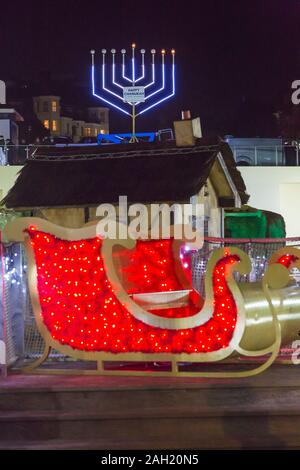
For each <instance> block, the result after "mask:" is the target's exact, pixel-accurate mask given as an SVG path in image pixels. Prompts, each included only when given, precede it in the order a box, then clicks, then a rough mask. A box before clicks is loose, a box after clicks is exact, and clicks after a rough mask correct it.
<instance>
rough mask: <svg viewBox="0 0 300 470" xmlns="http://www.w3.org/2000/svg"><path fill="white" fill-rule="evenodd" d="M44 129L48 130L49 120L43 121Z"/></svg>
mask: <svg viewBox="0 0 300 470" xmlns="http://www.w3.org/2000/svg"><path fill="white" fill-rule="evenodd" d="M44 127H46V129H49V127H50V126H49V119H44Z"/></svg>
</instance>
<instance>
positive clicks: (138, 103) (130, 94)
mask: <svg viewBox="0 0 300 470" xmlns="http://www.w3.org/2000/svg"><path fill="white" fill-rule="evenodd" d="M110 52H111V74H110V77H109V81H110V84H108V80H107V75H108V73H107V67H106V65H107V62H106V57H107V50H106V49H102V50H101V53H102V66H101V83H100V91H99V92H96V77H95V50H94V49H92V50H91V57H92V93H93V95H94V96H95V97H96V98H99V99H100V100H102V101H104V102H105V103H107V104H109V105H110V106H112V107H114V108H115V109H118V110H119V111H121V112H122V113H124V114H127V115H128V116H130V117H131V118H132V136H131V139H130V142H137V141H138V139H137V136H136V118H137V117H138V116H140V115H141V114H144V113H146V112H147V111H149V110H150V109H152V108H154V107H156V106H158V105H160V104H161V103H163V102H164V101H166V100H168V99H169V98H171V97H172V96H174V95H175V49H172V50H171V57H172V65H171V74H170V75H171V80H170V82H171V85H170V87H169V91H168V88H167V84H166V82H167V80H166V64H165V56H166V50H165V49H162V50H161V54H160V56H161V60H160V62H161V81H160V86H159V85H157V83H158V82H157V73H156V63H155V57H156V50H155V49H151V67H149V69H148V70H149V74H148V73H147V72H148V70H146V66H145V55H146V51H145V49H141V50H140V54H141V59H140V61H139V64H137V63H136V62H137V57H136V55H137V54H136V44H134V43H133V44H132V45H131V60H130V62H131V66H130V74H129V76H128V72H127V70H126V69H127V64H126V50H125V49H121V70H120V73H119V78H118V79H117V78H116V65H117V64H116V55H117V51H116V49H111V51H110ZM138 69H140V70H141V73H140V74H137V70H138ZM148 75H150V76H151V78H150V79H148V78H147V76H148ZM118 100H119V101H121V102H122V103H123V104H125V105H126V104H128V105H129V106H130V107H131V109H130V108H129V109H127V108H126V107H124V106H123V105H119V104H117V103H118Z"/></svg>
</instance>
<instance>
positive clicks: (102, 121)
mask: <svg viewBox="0 0 300 470" xmlns="http://www.w3.org/2000/svg"><path fill="white" fill-rule="evenodd" d="M33 110H34V113H35V115H36V116H37V118H38V119H39V121H40V122H41V123H42V124H43V126H44V127H45V129H47V130H49V133H50V136H52V137H55V136H64V137H69V138H70V139H72V140H73V142H75V143H77V142H79V141H81V140H82V139H83V138H87V139H88V138H92V137H94V138H95V137H97V135H98V134H101V133H102V134H106V133H108V132H109V109H108V108H103V107H88V108H86V109H76V108H75V107H72V106H63V105H62V104H61V97H60V96H54V95H42V96H35V97H34V98H33Z"/></svg>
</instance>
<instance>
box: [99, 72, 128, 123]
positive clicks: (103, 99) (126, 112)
mask: <svg viewBox="0 0 300 470" xmlns="http://www.w3.org/2000/svg"><path fill="white" fill-rule="evenodd" d="M92 88H93V95H94V96H95V97H96V98H99V100H102V101H104V102H105V103H107V104H110V105H111V106H112V107H113V108H116V109H118V110H119V111H121V112H122V113H124V114H127V116H131V114H130V113H129V112H128V111H126V110H125V109H123V108H120V106H117V105H116V104H114V103H112V102H111V101H108V100H107V99H105V98H104V97H103V96H100V95H98V94H97V93H95V66H94V65H92Z"/></svg>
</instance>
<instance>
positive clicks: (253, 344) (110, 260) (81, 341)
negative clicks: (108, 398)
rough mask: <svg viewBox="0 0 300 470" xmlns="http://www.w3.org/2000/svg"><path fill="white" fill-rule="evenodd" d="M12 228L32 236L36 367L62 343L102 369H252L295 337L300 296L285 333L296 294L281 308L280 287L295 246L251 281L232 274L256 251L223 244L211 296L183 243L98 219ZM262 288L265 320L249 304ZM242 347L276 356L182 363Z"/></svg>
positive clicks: (211, 265)
mask: <svg viewBox="0 0 300 470" xmlns="http://www.w3.org/2000/svg"><path fill="white" fill-rule="evenodd" d="M6 235H7V238H8V239H9V240H11V241H23V242H24V243H25V247H26V250H27V255H28V266H29V287H30V294H31V300H32V306H33V310H34V314H35V319H36V323H37V326H38V329H39V332H40V333H41V335H42V337H43V338H44V340H45V345H46V346H45V351H44V354H43V356H42V357H41V358H40V359H39V360H38V361H37V362H36V363H34V364H32V365H31V366H30V367H29V370H30V371H32V370H33V369H34V368H36V367H37V366H39V365H40V364H41V363H42V362H43V361H44V360H45V359H46V358H47V357H48V354H49V351H50V348H55V349H56V350H58V351H60V352H61V353H63V354H65V355H69V356H72V357H75V358H77V359H83V360H94V361H96V362H97V373H102V374H105V373H118V374H120V373H123V374H129V373H130V374H135V375H137V374H144V373H145V370H134V371H130V372H128V370H127V371H125V370H124V369H122V370H116V369H114V370H112V369H107V368H106V367H105V364H106V363H107V362H114V361H117V362H126V363H128V362H138V363H141V362H143V363H145V362H151V363H154V362H156V363H157V362H164V363H168V364H169V365H170V368H169V369H167V370H160V371H157V370H156V371H154V370H148V371H147V375H149V374H163V375H178V374H181V375H182V374H187V375H200V376H215V377H228V376H247V375H254V374H256V373H258V372H260V371H262V370H264V369H265V368H267V367H268V366H269V365H270V364H271V363H272V362H273V361H274V359H275V358H276V356H277V353H278V351H279V348H280V345H281V342H282V341H283V342H287V341H290V340H291V339H292V338H294V336H295V335H296V332H295V319H296V314H297V315H298V313H297V312H298V304H297V302H294V307H293V308H294V311H291V310H289V313H290V316H289V321H287V320H285V326H286V325H292V326H291V327H288V328H287V327H286V328H285V330H284V334H283V335H281V331H280V324H281V318H280V315H281V314H282V315H283V314H284V313H285V318H286V312H285V311H284V309H285V307H284V297H285V296H286V297H288V296H289V295H291V294H290V293H287V292H284V293H281V294H280V295H281V297H282V305H281V309H278V305H277V304H276V302H274V292H275V291H274V289H273V288H277V290H278V289H283V288H284V287H285V285H286V284H287V283H288V282H289V276H288V269H287V268H290V267H292V266H295V265H298V264H299V261H298V256H297V254H298V251H297V250H296V249H294V248H290V249H289V250H288V251H287V250H286V249H284V250H281V251H280V252H278V253H276V254H275V255H274V256H273V258H272V259H271V264H270V267H269V269H268V271H267V273H266V275H265V278H264V282H263V283H262V284H261V285H259V286H257V285H255V286H254V284H255V283H253V286H251V285H250V287H249V285H248V286H247V283H246V284H244V285H242V284H238V283H237V282H236V280H235V278H234V276H233V273H234V272H238V273H239V274H247V273H249V272H250V270H251V262H250V259H249V258H248V256H247V255H246V254H245V253H244V252H243V251H241V250H240V249H238V248H234V247H230V248H220V249H217V250H215V251H214V252H213V254H212V256H211V258H210V260H209V261H208V265H207V270H206V276H205V300H204V299H201V298H200V296H199V295H198V293H197V292H196V291H194V290H193V289H192V288H191V283H190V282H189V279H188V277H187V272H186V271H187V270H186V269H185V268H184V266H183V265H182V262H181V259H180V256H179V255H180V250H179V248H180V246H179V245H180V243H179V242H177V241H174V240H172V239H166V240H165V239H161V240H139V241H137V242H134V241H132V240H122V241H121V240H119V241H117V240H109V239H105V240H101V239H100V238H99V237H97V236H96V226H95V225H90V226H85V227H82V228H80V229H66V228H62V227H58V226H56V225H54V224H51V223H49V222H47V221H45V220H43V219H37V218H23V219H18V220H15V221H14V222H12V223H10V224H8V226H7V228H6ZM255 289H256V291H257V292H259V301H260V302H261V304H260V311H259V312H258V314H259V318H258V319H257V318H256V317H257V315H258V314H257V312H255V311H254V312H253V309H252V310H251V308H250V310H249V305H250V306H251V305H252V304H251V302H252V303H253V298H255V299H256V300H257V298H258V293H257V292H256V294H255V296H254V297H253V295H252V294H253V292H254V290H255ZM295 289H296V288H295ZM296 293H297V291H296ZM293 294H294V300H295V292H294V293H293ZM276 295H278V292H277V291H276ZM276 295H275V297H276ZM297 295H298V293H297ZM298 296H299V295H298ZM297 299H298V297H297ZM277 303H278V302H277ZM299 305H300V300H299ZM249 312H250V313H249ZM255 318H256V320H255ZM261 325H263V327H261ZM298 329H299V328H297V332H298ZM266 331H268V333H267V334H266ZM270 332H271V336H270ZM258 333H259V334H258ZM295 337H296V336H295ZM266 338H267V339H266ZM234 354H235V355H236V354H242V355H246V356H258V355H260V356H261V355H269V357H267V358H266V361H265V362H264V363H263V364H262V365H259V366H258V367H255V368H254V369H252V370H242V371H233V372H228V371H226V372H224V371H211V370H210V371H205V372H200V371H197V372H187V371H186V370H185V369H184V368H183V369H182V367H181V364H183V363H184V364H185V366H186V365H187V364H195V363H200V362H205V363H212V362H219V361H222V360H224V359H226V358H228V357H229V356H232V355H234Z"/></svg>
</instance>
